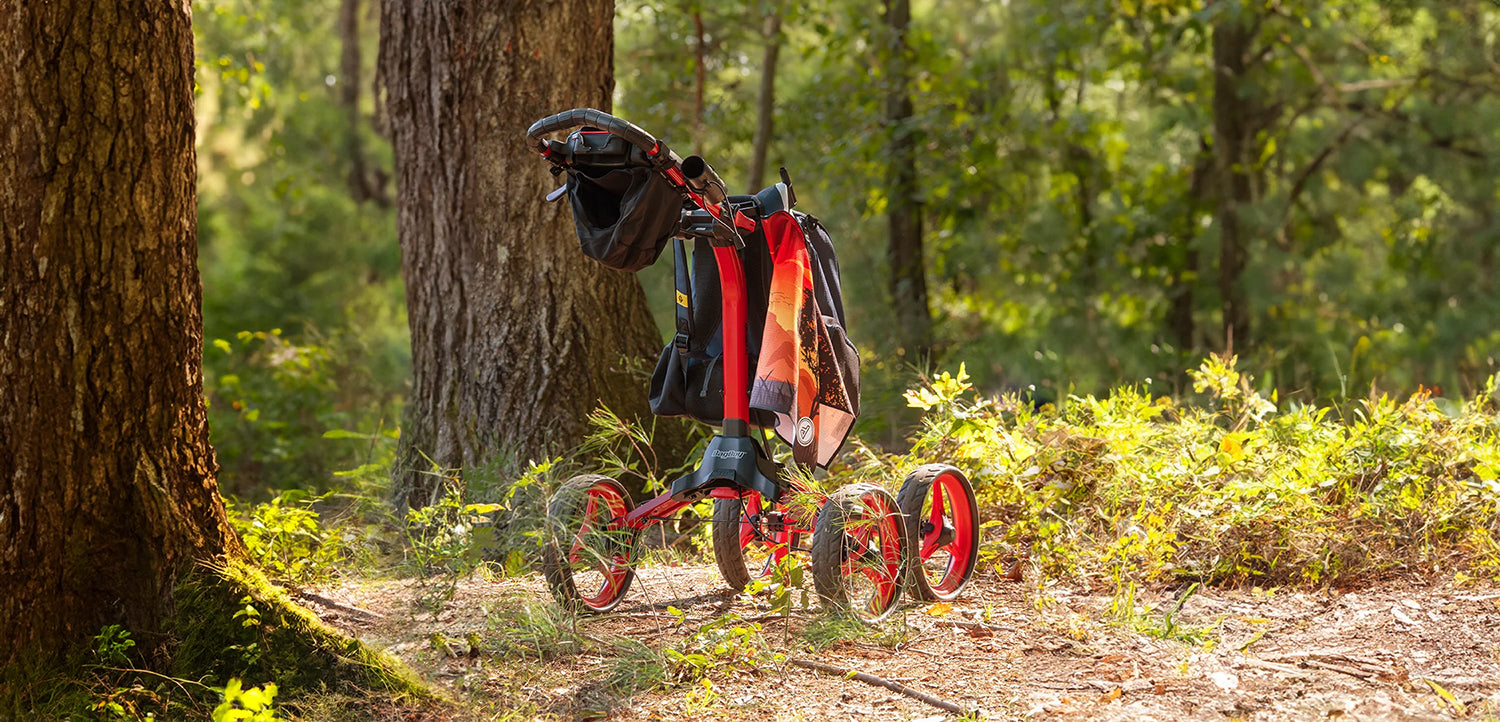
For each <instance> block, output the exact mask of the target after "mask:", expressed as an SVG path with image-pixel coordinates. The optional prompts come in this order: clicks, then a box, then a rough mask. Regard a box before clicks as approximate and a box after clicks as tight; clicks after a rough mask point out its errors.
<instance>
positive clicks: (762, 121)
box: [745, 7, 781, 193]
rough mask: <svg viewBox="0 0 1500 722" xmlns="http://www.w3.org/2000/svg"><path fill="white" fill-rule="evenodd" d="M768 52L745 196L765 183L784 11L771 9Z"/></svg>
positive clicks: (762, 65) (762, 67)
mask: <svg viewBox="0 0 1500 722" xmlns="http://www.w3.org/2000/svg"><path fill="white" fill-rule="evenodd" d="M765 42H766V47H765V51H764V52H763V53H762V55H761V61H760V99H759V100H758V101H757V103H756V121H755V143H754V145H753V146H752V147H751V152H750V182H749V183H747V184H746V186H747V187H746V189H745V192H746V193H755V192H757V191H759V190H760V189H761V188H764V187H765V184H766V154H767V153H769V152H770V150H771V134H772V133H773V132H774V130H775V125H776V63H777V61H778V59H779V58H780V56H781V8H780V7H772V8H771V11H770V13H769V14H768V15H766V26H765Z"/></svg>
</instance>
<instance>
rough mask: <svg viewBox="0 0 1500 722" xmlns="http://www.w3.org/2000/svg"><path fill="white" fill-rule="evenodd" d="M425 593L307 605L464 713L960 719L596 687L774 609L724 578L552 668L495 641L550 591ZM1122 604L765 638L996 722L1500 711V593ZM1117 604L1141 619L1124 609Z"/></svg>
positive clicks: (1008, 600) (669, 576)
mask: <svg viewBox="0 0 1500 722" xmlns="http://www.w3.org/2000/svg"><path fill="white" fill-rule="evenodd" d="M419 591H420V590H419V589H418V587H417V586H416V585H415V584H414V583H412V582H409V581H382V582H366V583H359V584H354V583H348V584H344V585H342V586H339V587H334V588H329V589H324V590H319V592H318V593H319V594H321V595H323V596H325V597H327V598H329V599H331V600H336V601H337V602H340V603H343V604H347V605H350V606H352V607H355V608H358V609H361V610H365V612H368V613H369V614H366V613H362V612H357V611H355V610H353V609H342V610H341V609H336V608H332V607H329V606H327V605H323V606H321V607H320V606H319V605H316V604H314V605H313V608H314V609H318V610H319V611H320V612H322V613H323V614H324V615H325V617H326V618H327V619H329V621H331V622H333V623H334V624H337V625H339V626H341V627H343V628H345V629H347V630H349V631H351V632H353V633H354V634H356V635H357V636H359V637H360V638H362V639H363V640H365V641H367V642H370V643H372V644H374V645H376V646H378V647H381V648H385V649H388V650H389V651H391V652H392V653H393V654H395V655H397V656H398V657H401V658H402V659H403V660H405V661H406V662H408V663H409V664H411V665H412V666H413V668H415V669H416V670H418V671H419V672H420V673H421V674H423V675H424V676H425V677H427V678H428V679H430V680H433V681H434V682H435V683H436V684H437V685H438V686H440V687H442V688H445V689H446V690H447V691H448V692H449V694H450V695H451V696H452V697H453V698H454V699H455V700H457V702H458V706H459V708H460V709H461V711H457V712H455V713H454V715H455V716H456V717H457V718H459V719H466V718H473V719H532V718H555V719H592V718H604V717H608V718H611V719H621V720H658V719H660V720H669V719H670V720H677V719H744V720H750V719H755V720H762V719H776V720H798V719H801V720H833V719H944V718H946V717H948V716H949V714H948V713H946V712H943V711H942V710H940V709H937V708H935V707H932V706H929V705H927V704H924V703H922V702H919V701H917V700H914V699H911V698H908V697H905V696H901V695H899V694H897V693H895V692H892V691H890V690H887V689H884V688H880V687H874V686H869V685H866V684H863V683H861V682H859V681H855V680H851V679H845V678H843V677H841V676H837V675H827V674H820V673H816V672H812V671H808V670H806V669H801V668H795V667H791V666H787V665H785V664H776V663H769V664H763V665H762V666H761V668H760V671H759V673H755V672H747V671H740V670H735V669H714V670H712V671H711V672H710V675H709V679H710V681H711V684H712V691H711V692H706V691H705V690H704V688H703V686H702V684H701V683H698V684H683V685H681V686H679V687H677V688H674V689H670V690H666V691H661V690H657V691H636V692H633V693H626V694H623V695H622V694H620V693H619V692H617V691H611V689H610V688H609V687H608V686H607V685H606V684H605V681H604V680H605V679H607V678H608V677H609V676H610V675H611V674H615V675H617V676H618V675H619V674H621V672H622V670H623V671H625V672H629V671H630V664H631V663H632V662H631V659H630V658H629V656H628V655H626V654H625V653H624V652H622V651H621V649H620V648H619V646H618V645H617V644H616V643H615V642H613V641H611V640H615V639H617V638H621V637H624V638H630V639H634V640H637V641H639V642H641V643H644V644H647V645H649V646H650V647H652V648H655V649H663V648H667V647H671V646H672V645H680V644H681V643H682V641H683V640H684V639H686V638H688V637H689V635H691V634H692V633H693V631H694V630H696V629H697V628H699V627H700V626H701V625H703V624H705V623H707V622H709V621H710V620H713V619H716V618H718V617H719V616H721V615H723V614H725V613H730V612H733V613H735V614H738V615H739V616H740V617H742V618H744V619H745V620H746V621H745V622H741V624H748V622H749V620H752V619H754V618H761V617H767V616H768V615H767V609H768V602H767V600H766V599H765V598H755V597H747V596H743V595H739V596H736V595H733V594H731V593H730V592H729V591H727V589H726V588H725V587H724V584H723V582H722V581H721V580H720V579H719V576H718V573H717V571H716V570H715V569H714V568H713V567H712V565H706V566H705V565H698V564H679V565H654V566H647V567H644V568H643V569H641V570H640V574H639V576H638V578H637V579H636V581H635V584H634V586H633V587H632V589H631V590H630V592H629V595H628V597H627V599H626V601H625V603H624V604H622V605H621V607H620V608H619V609H618V610H617V611H616V612H615V613H612V614H610V615H606V616H603V617H597V618H586V619H584V620H582V621H581V622H580V631H581V633H582V635H583V642H582V643H581V644H578V643H563V644H561V645H559V646H558V647H557V648H554V649H553V650H552V652H551V653H550V654H544V655H542V658H541V659H538V658H537V657H536V656H535V655H533V654H528V653H527V652H526V647H525V646H524V645H522V646H521V647H520V648H519V651H514V649H513V651H511V652H508V653H496V652H494V651H493V649H494V648H495V647H494V646H493V645H492V644H491V642H492V641H493V640H496V639H501V638H506V635H512V636H514V635H515V634H516V633H517V632H516V630H517V629H518V628H521V627H527V626H528V624H529V621H528V620H530V619H531V615H544V614H546V610H547V609H548V608H549V605H551V601H550V598H549V597H548V595H547V591H546V588H545V584H544V582H543V581H542V580H541V578H540V576H539V575H531V576H528V577H523V578H518V579H500V580H493V581H488V580H481V579H473V580H469V581H466V582H463V583H461V584H460V585H459V586H458V589H457V594H456V596H455V598H454V599H453V600H452V601H451V602H450V603H448V604H447V605H446V606H445V607H444V608H443V609H442V611H440V612H438V613H437V614H436V615H434V614H432V613H430V612H424V611H420V608H419V607H417V606H416V605H414V603H413V600H414V599H415V598H416V597H417V595H418V592H419ZM1175 591H1176V593H1178V594H1182V592H1183V591H1185V590H1175ZM1122 601H1123V600H1120V599H1113V598H1111V597H1108V596H1097V595H1090V594H1085V593H1082V592H1079V591H1078V590H1075V589H1070V588H1069V587H1068V585H1067V584H1066V583H1061V582H1059V583H1051V584H1044V585H1038V584H1036V583H1035V582H1032V581H1019V582H1018V581H1007V580H1004V579H1002V578H1000V576H999V575H998V574H996V573H995V572H994V571H993V570H988V571H985V572H982V573H980V574H978V575H976V577H975V579H974V581H973V582H972V583H971V585H970V586H969V588H968V589H967V590H966V592H965V594H964V595H963V597H962V598H961V599H960V600H959V601H958V602H956V603H955V604H953V605H952V608H951V610H945V609H944V608H943V607H942V606H938V607H933V606H932V605H927V604H911V603H908V604H907V606H906V607H904V608H903V610H902V612H901V613H900V614H899V615H898V617H897V618H896V619H895V620H893V621H891V622H889V623H888V624H886V625H885V626H883V627H881V628H880V629H878V630H876V631H874V632H870V633H865V634H860V633H858V632H855V633H853V634H849V635H846V636H845V637H844V638H842V639H840V640H836V641H834V642H832V643H828V644H827V646H822V647H821V648H820V649H818V650H817V651H813V649H812V648H811V647H810V646H809V643H808V637H806V636H804V635H805V634H806V630H807V628H808V626H809V625H810V624H815V623H816V622H817V621H818V619H819V613H818V612H817V610H816V605H814V606H815V608H814V609H813V610H811V611H807V612H802V611H798V612H797V613H796V615H795V616H794V617H793V618H792V620H791V625H792V628H791V629H790V630H788V629H786V628H785V627H784V626H783V625H784V621H783V619H782V618H780V617H774V618H764V619H760V624H761V639H762V640H763V641H764V643H765V644H767V645H769V646H770V647H772V648H774V649H776V650H777V651H779V652H783V653H785V654H787V655H788V656H789V657H798V658H807V659H814V660H817V661H820V662H824V663H827V664H831V665H835V666H838V667H842V668H845V669H850V670H856V671H860V672H865V673H869V674H873V675H877V676H879V677H883V678H885V679H888V680H892V681H896V682H900V683H902V684H904V685H907V686H909V687H911V688H914V689H917V690H920V691H921V692H924V693H927V694H929V695H933V696H935V697H938V698H941V699H944V700H947V701H950V702H953V703H956V704H958V705H960V706H961V707H963V708H964V709H968V710H974V711H976V712H977V713H978V714H979V715H981V716H983V717H985V718H988V719H1019V718H1034V719H1089V720H1095V719H1103V720H1152V719H1154V720H1227V719H1234V720H1311V719H1361V720H1364V719H1372V720H1373V719H1380V720H1386V719H1393V720H1394V719H1401V720H1426V719H1450V718H1474V719H1494V718H1496V716H1497V714H1500V589H1497V588H1495V587H1491V586H1477V587H1475V586H1469V587H1463V588H1458V587H1455V586H1453V585H1452V584H1446V583H1440V584H1427V583H1412V582H1403V581H1387V582H1382V583H1380V584H1378V585H1375V586H1371V587H1369V588H1364V589H1355V590H1347V589H1346V590H1334V589H1330V590H1322V591H1298V590H1286V589H1278V590H1272V591H1269V592H1267V591H1262V590H1259V589H1250V590H1215V589H1209V590H1203V591H1199V592H1197V593H1194V594H1191V595H1188V596H1187V598H1186V601H1185V602H1183V603H1182V604H1181V606H1180V609H1178V610H1177V611H1176V613H1175V614H1173V615H1171V616H1170V623H1169V617H1168V615H1167V612H1169V611H1171V610H1173V609H1174V608H1175V607H1177V600H1175V599H1174V598H1173V597H1172V596H1171V593H1169V592H1166V591H1158V592H1148V591H1143V592H1140V593H1138V594H1137V595H1136V599H1135V602H1136V604H1135V605H1133V606H1132V605H1130V604H1128V603H1121V602H1122ZM1112 602H1113V603H1114V607H1116V608H1120V607H1130V608H1131V609H1133V612H1131V613H1125V614H1122V613H1121V612H1119V611H1112ZM669 607H675V608H676V609H677V610H680V611H681V613H682V614H681V615H680V616H677V615H674V614H672V613H670V610H669ZM374 615H379V616H378V617H377V616H374ZM554 616H555V615H554ZM463 640H468V642H465V641H463ZM475 643H477V644H475ZM825 643H826V642H825ZM570 645H571V646H570ZM471 646H472V648H473V649H472V651H470V647H471ZM570 650H572V651H570Z"/></svg>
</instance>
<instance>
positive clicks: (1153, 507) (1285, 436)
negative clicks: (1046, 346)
mask: <svg viewBox="0 0 1500 722" xmlns="http://www.w3.org/2000/svg"><path fill="white" fill-rule="evenodd" d="M1191 376H1192V377H1193V378H1194V381H1195V386H1196V388H1197V390H1198V391H1199V392H1200V393H1206V394H1207V396H1206V398H1204V399H1203V402H1202V404H1201V405H1188V404H1186V403H1180V402H1179V401H1177V400H1174V399H1172V398H1170V397H1166V396H1156V395H1153V394H1152V393H1151V392H1150V387H1149V385H1147V386H1145V387H1138V386H1124V387H1120V388H1117V389H1115V390H1114V391H1113V392H1112V393H1111V394H1110V395H1108V396H1107V397H1104V398H1095V397H1093V396H1084V397H1077V396H1074V397H1069V398H1067V399H1065V400H1064V401H1062V402H1061V403H1059V404H1057V405H1056V406H1052V405H1047V406H1043V407H1042V408H1041V409H1037V408H1035V407H1034V406H1033V405H1032V404H1030V403H1028V402H1027V401H1025V400H1023V399H1022V398H1020V397H1019V396H1016V395H1004V396H999V397H989V396H984V395H981V394H978V393H975V392H974V390H973V389H972V388H971V387H970V385H969V383H968V380H967V377H966V375H965V374H964V371H963V369H962V368H960V370H959V373H958V374H957V375H956V376H955V375H950V374H941V375H939V376H937V377H936V378H934V379H932V380H931V381H929V382H928V383H926V384H925V385H924V386H923V387H921V388H918V389H914V390H913V391H911V392H909V393H908V394H907V398H908V402H909V403H910V404H911V405H912V406H915V407H917V408H921V409H923V410H924V411H926V416H925V418H924V419H923V422H922V427H921V430H920V431H919V432H918V433H917V434H916V436H915V437H914V439H913V447H912V450H911V453H910V454H909V455H906V456H891V455H880V454H877V453H874V452H868V451H867V452H866V454H865V461H864V466H863V468H861V469H856V472H857V473H866V474H871V473H878V474H879V475H881V476H883V477H884V478H886V479H893V478H894V479H899V478H901V477H900V473H901V472H904V471H905V470H906V469H909V468H912V467H914V466H916V465H917V464H920V463H927V462H930V461H945V462H949V463H953V464H955V465H957V466H958V467H960V468H962V469H963V470H964V471H965V472H967V473H968V474H969V475H970V477H971V479H972V480H973V481H974V482H975V490H976V494H977V495H978V496H979V498H980V504H981V510H982V514H983V515H984V516H986V517H987V518H988V519H989V520H990V521H989V522H988V523H987V525H986V526H987V528H988V529H992V530H994V529H998V530H999V533H998V535H997V536H995V537H993V538H991V539H989V540H988V543H987V546H986V552H987V553H988V554H989V555H990V556H997V555H999V554H1001V553H1002V551H1004V550H1012V551H1013V550H1018V549H1024V548H1029V549H1030V550H1031V552H1032V554H1033V558H1034V561H1035V563H1036V564H1037V565H1038V566H1039V567H1040V569H1041V570H1042V571H1043V572H1044V573H1046V574H1050V575H1058V576H1068V577H1072V578H1076V579H1080V580H1082V581H1084V582H1086V583H1095V584H1100V585H1103V586H1109V587H1114V588H1116V589H1118V588H1121V587H1122V586H1123V585H1125V584H1129V583H1144V582H1162V581H1169V580H1184V581H1187V580H1192V581H1203V582H1210V583H1237V582H1249V581H1254V582H1257V583H1273V584H1274V583H1288V582H1291V583H1298V582H1300V583H1327V582H1339V581H1350V580H1353V579H1357V578H1371V577H1375V576H1378V575H1380V574H1383V573H1387V572H1392V571H1417V572H1435V573H1440V574H1445V575H1489V576H1496V575H1500V545H1497V539H1500V516H1497V513H1496V512H1497V500H1500V483H1497V481H1496V480H1497V477H1500V417H1497V416H1496V414H1495V413H1494V402H1493V384H1494V383H1495V381H1494V380H1493V379H1492V380H1491V386H1490V387H1489V389H1488V390H1486V391H1484V392H1481V393H1480V394H1479V395H1478V396H1476V398H1474V399H1473V400H1470V401H1467V402H1448V403H1445V404H1440V403H1438V402H1437V401H1435V400H1434V399H1432V398H1430V397H1429V396H1427V395H1426V394H1425V393H1419V394H1416V395H1413V396H1412V397H1410V398H1409V399H1407V400H1405V401H1398V400H1395V399H1391V398H1389V397H1386V396H1375V397H1373V398H1370V399H1367V400H1364V401H1362V402H1359V403H1358V404H1357V408H1355V409H1354V411H1353V412H1352V413H1350V414H1349V415H1348V417H1347V418H1339V417H1338V415H1337V414H1335V413H1333V412H1332V411H1331V410H1330V409H1329V408H1322V407H1315V406H1308V405H1301V404H1278V402H1277V399H1276V398H1275V396H1274V395H1273V396H1272V397H1270V398H1265V397H1263V396H1261V395H1260V394H1259V393H1258V392H1257V391H1256V390H1255V387H1254V385H1253V384H1252V383H1251V381H1252V380H1251V379H1250V377H1249V376H1248V375H1245V374H1243V373H1242V372H1240V371H1238V370H1237V369H1236V368H1235V359H1234V358H1233V357H1228V358H1220V357H1215V358H1211V359H1209V360H1207V361H1205V362H1204V364H1203V365H1202V366H1201V367H1200V368H1199V369H1197V370H1196V371H1193V372H1191ZM1444 409H1447V411H1446V412H1445V411H1444Z"/></svg>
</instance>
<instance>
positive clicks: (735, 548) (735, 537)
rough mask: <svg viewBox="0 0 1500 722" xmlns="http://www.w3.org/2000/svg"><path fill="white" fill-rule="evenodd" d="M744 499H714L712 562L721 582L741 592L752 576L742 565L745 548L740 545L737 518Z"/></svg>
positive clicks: (738, 520) (743, 563)
mask: <svg viewBox="0 0 1500 722" xmlns="http://www.w3.org/2000/svg"><path fill="white" fill-rule="evenodd" d="M744 508H745V505H744V502H742V501H740V500H739V499H714V563H715V564H718V566H719V574H720V575H722V576H723V577H724V583H725V584H728V585H729V588H730V589H733V590H735V591H736V592H742V591H744V590H745V587H747V586H749V585H750V582H751V581H753V579H754V577H752V576H751V575H750V569H749V567H747V566H746V565H745V548H744V547H742V546H740V522H741V521H742V520H741V518H740V513H741V510H743V509H744Z"/></svg>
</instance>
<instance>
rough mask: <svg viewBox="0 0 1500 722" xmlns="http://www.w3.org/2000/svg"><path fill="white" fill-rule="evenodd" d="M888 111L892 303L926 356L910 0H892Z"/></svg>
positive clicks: (928, 337) (928, 335)
mask: <svg viewBox="0 0 1500 722" xmlns="http://www.w3.org/2000/svg"><path fill="white" fill-rule="evenodd" d="M885 22H886V28H887V30H888V31H889V33H890V35H889V47H887V48H886V83H887V87H886V99H885V103H886V105H885V111H886V112H885V117H886V124H887V128H888V131H889V133H890V142H889V149H888V151H887V152H888V160H887V163H888V164H887V166H886V195H887V197H888V201H887V202H888V203H889V208H888V210H887V220H888V222H889V227H890V240H889V244H888V246H887V248H886V260H887V262H888V263H889V264H890V268H891V270H890V273H891V276H890V293H891V303H892V305H893V306H894V307H895V312H896V323H897V326H898V328H897V331H896V334H897V335H896V339H897V342H898V343H899V344H900V345H901V349H902V350H903V351H904V352H905V353H907V354H909V355H908V356H907V358H908V359H914V360H920V359H923V358H924V357H926V356H927V355H928V354H929V352H930V351H931V348H932V315H931V313H930V312H929V311H928V308H927V264H926V261H925V260H924V259H923V256H922V199H921V196H920V191H919V190H918V188H917V139H916V129H915V128H913V127H912V122H911V119H912V115H913V109H912V101H911V88H910V85H911V77H910V76H911V70H910V67H911V58H910V55H911V51H910V49H909V48H907V42H906V32H907V28H908V27H909V26H910V25H911V4H910V2H909V0H886V5H885Z"/></svg>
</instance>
